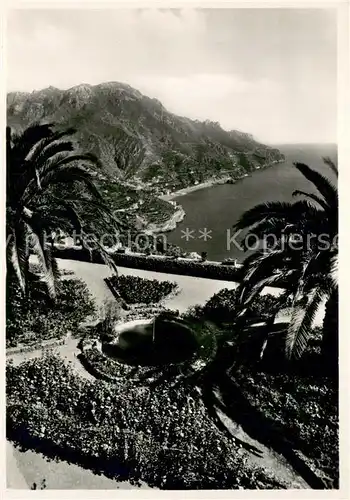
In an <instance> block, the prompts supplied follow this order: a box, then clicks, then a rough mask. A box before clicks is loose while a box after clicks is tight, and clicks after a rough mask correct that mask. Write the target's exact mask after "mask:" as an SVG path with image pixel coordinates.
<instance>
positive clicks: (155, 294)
mask: <svg viewBox="0 0 350 500" xmlns="http://www.w3.org/2000/svg"><path fill="white" fill-rule="evenodd" d="M108 282H109V284H110V286H112V287H113V288H114V289H115V290H117V291H118V293H119V294H120V296H121V297H122V298H123V299H124V300H125V301H126V302H127V303H128V304H139V303H142V304H154V303H157V302H160V301H161V300H163V299H164V298H165V297H167V296H168V295H169V294H170V293H172V292H174V291H175V290H176V288H177V284H176V283H171V282H170V281H158V280H156V279H153V280H149V279H144V278H140V277H138V276H124V275H121V276H113V277H112V278H109V280H108Z"/></svg>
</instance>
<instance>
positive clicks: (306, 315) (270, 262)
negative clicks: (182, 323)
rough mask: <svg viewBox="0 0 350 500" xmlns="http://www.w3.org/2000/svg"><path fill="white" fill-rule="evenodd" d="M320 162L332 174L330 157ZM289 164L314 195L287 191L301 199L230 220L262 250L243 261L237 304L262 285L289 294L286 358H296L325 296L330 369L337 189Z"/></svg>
mask: <svg viewBox="0 0 350 500" xmlns="http://www.w3.org/2000/svg"><path fill="white" fill-rule="evenodd" d="M325 163H326V164H327V165H328V166H329V167H330V168H331V169H332V171H333V172H334V173H337V169H336V167H335V165H334V163H333V162H332V161H331V160H330V159H328V158H327V159H325ZM294 165H295V167H296V168H297V169H298V170H299V172H301V173H302V174H303V175H304V177H305V178H306V179H307V180H308V181H310V182H311V183H312V184H313V185H314V187H315V188H316V190H317V194H314V193H308V192H304V191H295V192H294V193H293V195H294V196H302V197H303V199H302V200H300V201H297V202H294V203H285V202H271V203H264V204H260V205H257V206H255V207H254V208H252V209H251V210H248V211H247V212H246V213H244V214H243V215H242V217H241V218H240V219H239V221H238V222H237V223H236V224H235V227H236V229H248V235H249V234H254V235H255V237H257V238H258V239H259V240H260V241H261V242H263V244H264V248H261V249H260V250H258V251H256V252H254V253H253V254H252V255H250V256H249V257H247V258H246V260H245V262H244V266H243V270H242V276H243V278H242V282H241V285H240V287H239V302H240V304H241V308H242V310H241V311H244V310H245V308H246V307H247V306H248V305H249V303H250V302H251V301H252V300H253V299H254V297H256V295H257V294H259V293H260V292H261V291H262V289H263V288H264V287H265V286H269V285H273V284H279V285H280V286H282V287H283V288H284V289H285V293H284V297H285V298H287V297H291V298H292V315H291V321H290V324H289V327H288V331H287V335H286V342H285V351H286V356H287V358H288V359H291V358H296V359H298V358H300V357H301V355H302V353H303V351H304V350H305V348H306V346H307V342H308V339H309V337H310V332H311V326H312V323H313V321H314V319H315V316H316V313H317V311H318V309H319V307H320V305H321V304H322V303H323V302H324V301H325V300H326V301H327V304H326V314H325V319H324V328H323V348H322V350H323V355H324V357H325V359H326V361H327V362H328V363H332V364H333V366H334V367H335V366H337V364H338V313H337V309H338V284H337V279H336V270H337V257H338V248H337V237H338V193H337V189H336V187H335V186H333V184H332V183H331V182H330V181H329V179H327V178H326V177H324V176H323V175H321V174H320V173H319V172H316V171H315V170H313V169H311V168H310V167H308V166H307V165H305V164H302V163H295V164H294ZM297 243H298V244H297Z"/></svg>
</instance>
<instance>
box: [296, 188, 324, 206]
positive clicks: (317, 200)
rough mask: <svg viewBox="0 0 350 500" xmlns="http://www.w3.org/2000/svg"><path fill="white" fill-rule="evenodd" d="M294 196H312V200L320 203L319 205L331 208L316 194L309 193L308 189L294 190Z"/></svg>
mask: <svg viewBox="0 0 350 500" xmlns="http://www.w3.org/2000/svg"><path fill="white" fill-rule="evenodd" d="M293 196H305V197H306V198H310V200H313V201H315V202H316V203H318V205H320V206H321V207H322V208H323V209H324V210H328V209H329V206H328V205H327V203H326V202H325V201H324V200H323V199H322V198H320V197H319V196H317V195H316V194H313V193H307V192H306V191H300V190H299V189H296V190H295V191H293Z"/></svg>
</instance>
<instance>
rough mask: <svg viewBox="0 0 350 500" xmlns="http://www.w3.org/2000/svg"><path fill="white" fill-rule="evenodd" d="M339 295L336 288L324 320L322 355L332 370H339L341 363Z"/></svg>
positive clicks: (330, 298) (327, 304) (329, 301)
mask: <svg viewBox="0 0 350 500" xmlns="http://www.w3.org/2000/svg"><path fill="white" fill-rule="evenodd" d="M338 306H339V297H338V288H335V289H334V290H333V291H332V293H331V295H330V297H329V299H328V301H327V303H326V312H325V317H324V320H323V338H322V356H323V358H324V363H325V366H326V367H327V368H328V369H330V370H331V371H332V372H337V370H338V364H339V346H338V341H339V310H338Z"/></svg>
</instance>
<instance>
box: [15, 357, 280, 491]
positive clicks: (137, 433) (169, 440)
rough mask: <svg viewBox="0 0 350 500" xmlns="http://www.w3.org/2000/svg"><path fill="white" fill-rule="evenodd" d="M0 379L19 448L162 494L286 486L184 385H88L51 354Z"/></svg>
mask: <svg viewBox="0 0 350 500" xmlns="http://www.w3.org/2000/svg"><path fill="white" fill-rule="evenodd" d="M6 375H7V384H6V390H7V435H8V437H9V438H10V439H13V440H15V441H16V442H19V443H21V444H22V445H24V446H26V447H29V448H35V449H37V450H38V449H39V450H41V451H43V452H44V453H46V454H50V455H51V456H53V455H54V456H59V457H61V458H67V459H69V460H70V461H75V462H79V463H84V465H85V466H88V467H90V468H93V469H94V470H95V471H97V472H104V473H106V474H108V475H110V476H112V477H114V478H123V479H126V478H129V479H133V480H139V479H141V480H144V481H146V482H147V483H148V484H149V485H151V486H157V487H159V488H164V489H202V488H205V489H216V488H218V489H227V488H239V487H242V488H257V487H258V488H286V487H288V485H287V484H286V483H284V482H283V480H277V479H276V477H275V476H274V474H273V473H272V472H270V471H268V470H264V469H262V468H259V467H256V466H254V465H252V464H249V463H248V460H247V456H246V454H245V452H244V451H242V450H241V449H240V448H239V447H238V446H236V444H235V442H234V441H233V440H232V439H229V438H227V437H226V436H224V435H223V434H222V433H221V432H220V431H219V430H218V429H217V428H216V427H215V425H214V424H213V423H212V421H211V419H210V417H209V416H208V415H207V413H206V410H205V408H204V406H203V404H202V402H201V399H200V396H199V395H198V394H197V393H196V392H195V391H192V390H190V389H189V388H186V387H180V388H178V390H176V391H174V390H173V389H170V388H168V387H167V386H166V385H160V386H158V387H152V388H147V387H144V388H143V389H142V390H140V388H139V387H134V386H133V385H132V384H131V383H129V382H128V381H127V380H124V381H123V382H120V383H116V384H115V385H112V384H110V385H109V384H106V383H104V382H90V381H88V380H83V379H81V378H80V377H78V376H77V375H76V374H75V373H74V372H73V371H72V369H71V368H70V367H69V366H67V365H66V364H65V363H64V362H63V361H62V360H60V359H59V358H57V357H54V356H48V357H43V358H39V359H36V360H31V361H28V362H26V363H22V364H21V365H20V366H18V367H15V366H11V365H8V366H7V373H6Z"/></svg>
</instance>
